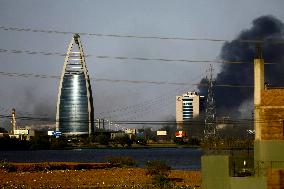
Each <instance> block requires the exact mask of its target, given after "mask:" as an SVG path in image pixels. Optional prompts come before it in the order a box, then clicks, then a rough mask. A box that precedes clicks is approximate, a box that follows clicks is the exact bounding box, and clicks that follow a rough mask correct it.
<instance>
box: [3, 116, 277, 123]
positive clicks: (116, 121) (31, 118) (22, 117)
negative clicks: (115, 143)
mask: <svg viewBox="0 0 284 189" xmlns="http://www.w3.org/2000/svg"><path fill="white" fill-rule="evenodd" d="M11 117H12V116H11V115H3V114H2V115H0V118H6V119H11ZM17 119H18V120H34V121H46V122H58V120H55V119H52V118H49V117H30V116H18V117H17ZM60 121H61V120H60ZM62 121H63V122H64V121H65V122H80V123H89V121H88V120H76V121H75V120H70V121H69V120H68V121H66V120H64V119H63V120H62ZM112 122H113V123H117V124H175V123H176V121H163V120H153V121H129V120H123V121H122V120H113V121H112ZM254 122H255V123H271V122H279V119H272V120H264V119H259V120H254V119H234V120H227V121H226V122H225V124H247V123H254ZM94 123H97V122H96V121H94ZM183 123H193V124H194V123H200V124H204V120H202V119H197V120H188V121H183ZM216 123H217V124H218V123H224V122H223V121H216Z"/></svg>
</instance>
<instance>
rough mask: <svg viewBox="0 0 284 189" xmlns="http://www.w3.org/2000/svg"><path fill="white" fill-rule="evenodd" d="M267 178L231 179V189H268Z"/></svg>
mask: <svg viewBox="0 0 284 189" xmlns="http://www.w3.org/2000/svg"><path fill="white" fill-rule="evenodd" d="M266 185H267V184H266V178H265V177H230V189H246V188H248V189H266V188H267V187H266Z"/></svg>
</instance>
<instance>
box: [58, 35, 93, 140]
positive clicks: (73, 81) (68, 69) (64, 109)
mask: <svg viewBox="0 0 284 189" xmlns="http://www.w3.org/2000/svg"><path fill="white" fill-rule="evenodd" d="M56 130H57V131H60V132H62V134H64V135H84V134H89V135H90V134H92V133H93V132H94V107H93V97H92V89H91V84H90V79H89V75H88V70H87V66H86V62H85V56H84V52H83V47H82V43H81V41H80V36H79V35H78V34H75V35H74V36H73V38H72V40H71V42H70V44H69V47H68V51H67V54H66V57H65V60H64V65H63V69H62V74H61V79H60V83H59V89H58V99H57V112H56Z"/></svg>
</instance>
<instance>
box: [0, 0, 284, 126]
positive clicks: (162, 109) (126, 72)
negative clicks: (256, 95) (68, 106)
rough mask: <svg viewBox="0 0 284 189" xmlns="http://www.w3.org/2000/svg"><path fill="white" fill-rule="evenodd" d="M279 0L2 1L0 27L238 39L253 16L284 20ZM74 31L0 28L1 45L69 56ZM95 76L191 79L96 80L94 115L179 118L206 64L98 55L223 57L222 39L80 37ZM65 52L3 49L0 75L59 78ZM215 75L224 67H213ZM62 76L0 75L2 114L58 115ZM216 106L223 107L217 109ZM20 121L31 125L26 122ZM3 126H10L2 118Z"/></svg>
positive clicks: (126, 78) (121, 118)
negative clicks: (179, 107) (181, 99)
mask: <svg viewBox="0 0 284 189" xmlns="http://www.w3.org/2000/svg"><path fill="white" fill-rule="evenodd" d="M283 7H284V1H282V0H270V1H267V0H239V1H233V0H214V1H212V0H200V1H193V0H176V1H173V0H154V1H153V0H143V1H141V0H140V1H138V0H119V1H118V0H81V1H75V0H49V1H38V0H25V1H16V0H0V26H5V27H18V28H32V29H43V30H57V31H68V32H73V33H75V32H82V33H84V32H85V33H102V34H118V35H137V36H157V37H180V38H213V39H226V40H233V39H234V38H236V37H237V36H238V34H239V33H240V32H241V31H242V30H244V29H247V28H249V27H251V24H252V20H254V19H256V18H258V17H260V16H263V15H273V16H275V17H276V18H278V19H279V20H282V21H284V12H283ZM71 38H72V34H70V33H68V34H55V33H51V34H49V33H41V32H37V33H35V32H25V31H23V32H18V31H7V30H3V29H0V40H1V43H0V49H15V50H31V51H43V52H60V53H62V54H63V53H66V51H67V47H68V44H69V42H70V41H71ZM81 41H82V44H83V48H84V51H85V54H88V55H91V56H89V57H87V58H86V63H87V67H88V70H89V74H90V77H91V78H97V79H100V78H105V79H111V80H145V81H165V82H182V83H188V85H186V86H180V85H170V84H163V85H158V84H149V83H139V84H138V83H127V82H106V81H95V80H92V81H91V85H92V90H93V97H94V109H95V117H96V118H97V117H101V118H106V119H110V120H114V121H115V120H137V121H142V120H143V121H144V120H156V121H164V120H175V96H176V95H180V94H182V93H184V92H186V91H193V90H197V89H196V86H195V85H192V84H194V83H198V82H199V81H200V79H201V78H203V77H204V76H205V75H206V70H207V69H208V68H209V64H208V63H202V62H201V63H180V62H163V61H142V60H118V59H99V58H96V56H104V55H106V56H111V57H115V56H126V57H144V58H154V59H155V58H157V59H159V58H161V59H188V60H218V59H219V55H220V50H221V48H222V45H223V43H222V42H212V41H187V40H161V39H134V38H116V37H106V36H104V37H99V36H87V35H82V36H81ZM63 63H64V57H62V56H57V55H50V56H46V55H31V54H13V53H7V52H0V65H1V72H7V73H11V72H12V73H15V72H16V73H25V74H29V73H33V74H47V75H58V76H59V75H60V74H61V70H62V66H63ZM213 67H214V74H215V75H216V74H218V71H219V70H220V64H217V63H216V64H213ZM58 84H59V80H57V79H52V78H46V79H42V78H34V77H28V78H24V77H12V76H4V75H0V89H1V90H0V114H1V115H8V114H10V112H11V109H12V108H16V112H17V115H18V116H31V117H39V116H48V117H51V118H55V112H56V101H57V90H58ZM217 111H218V110H217ZM18 124H19V125H21V124H22V125H23V124H33V123H31V122H30V123H26V122H25V123H24V122H22V123H21V120H19V121H18ZM0 127H6V128H7V127H8V125H7V120H4V119H1V120H0Z"/></svg>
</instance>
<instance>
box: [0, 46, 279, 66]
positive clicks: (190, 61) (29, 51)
mask: <svg viewBox="0 0 284 189" xmlns="http://www.w3.org/2000/svg"><path fill="white" fill-rule="evenodd" d="M0 53H13V54H29V55H45V56H55V55H56V56H66V54H65V53H59V52H44V51H33V50H15V49H2V48H1V49H0ZM85 57H95V58H98V59H116V60H139V61H161V62H168V63H219V64H252V62H245V61H222V60H188V59H165V58H146V57H127V56H108V55H97V56H94V55H85ZM265 64H277V63H273V62H265Z"/></svg>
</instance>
